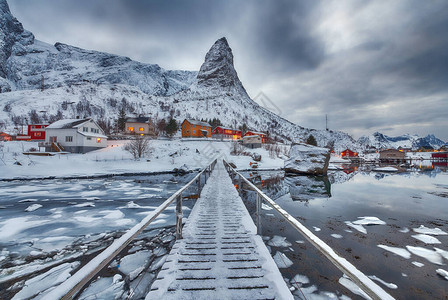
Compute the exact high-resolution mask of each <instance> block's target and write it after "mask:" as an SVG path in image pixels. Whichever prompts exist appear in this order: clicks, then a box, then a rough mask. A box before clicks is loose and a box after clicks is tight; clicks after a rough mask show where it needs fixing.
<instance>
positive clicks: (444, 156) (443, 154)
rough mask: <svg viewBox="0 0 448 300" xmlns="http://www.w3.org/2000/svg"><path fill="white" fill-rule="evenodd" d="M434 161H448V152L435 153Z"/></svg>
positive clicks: (432, 155)
mask: <svg viewBox="0 0 448 300" xmlns="http://www.w3.org/2000/svg"><path fill="white" fill-rule="evenodd" d="M431 158H432V159H437V160H448V152H435V153H432V154H431Z"/></svg>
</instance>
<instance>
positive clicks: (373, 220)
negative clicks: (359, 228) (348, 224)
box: [353, 217, 386, 225]
mask: <svg viewBox="0 0 448 300" xmlns="http://www.w3.org/2000/svg"><path fill="white" fill-rule="evenodd" d="M358 219H359V220H356V221H353V224H356V225H386V222H384V221H382V220H380V219H378V218H377V217H358Z"/></svg>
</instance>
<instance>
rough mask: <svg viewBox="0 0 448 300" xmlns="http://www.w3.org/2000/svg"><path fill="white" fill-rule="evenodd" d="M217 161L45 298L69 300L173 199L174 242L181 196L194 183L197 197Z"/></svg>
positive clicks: (179, 225)
mask: <svg viewBox="0 0 448 300" xmlns="http://www.w3.org/2000/svg"><path fill="white" fill-rule="evenodd" d="M216 162H217V160H216V159H215V160H214V161H213V162H212V163H210V164H209V165H208V166H207V167H205V168H204V169H203V170H202V171H201V172H199V174H197V175H196V176H195V177H194V178H193V179H192V180H191V181H190V182H188V183H187V184H186V185H184V186H183V187H182V188H181V189H179V190H178V191H176V192H175V193H174V194H173V195H172V196H171V197H169V198H168V199H167V200H165V202H163V203H162V205H160V206H159V207H158V208H157V209H155V210H154V211H153V212H151V213H149V214H148V215H147V216H146V217H145V218H144V219H143V220H142V221H141V222H140V223H138V224H137V225H135V226H134V227H132V228H131V229H129V230H128V231H127V232H126V233H125V234H124V235H122V236H121V237H120V238H119V239H117V240H115V241H114V242H113V243H112V244H111V245H110V246H109V247H107V248H106V249H105V250H103V251H102V252H101V253H100V254H98V255H97V256H96V257H95V258H93V259H92V260H91V261H90V262H88V263H87V264H86V265H85V266H83V267H82V268H81V269H80V270H78V271H77V272H76V273H75V274H73V276H71V277H70V278H69V279H67V280H66V281H64V282H63V283H62V284H60V285H59V286H57V287H56V288H55V289H53V290H52V291H51V292H50V293H49V294H47V295H46V298H47V299H72V298H73V297H75V296H76V295H77V294H78V293H79V292H80V291H81V290H82V289H83V288H84V286H85V285H86V284H87V283H89V282H90V281H91V280H92V278H94V277H95V276H96V274H98V272H100V271H101V270H102V269H103V268H104V267H105V266H107V265H108V264H109V263H110V262H111V261H112V260H113V259H114V258H115V257H116V256H117V255H118V254H120V252H121V251H122V250H123V249H124V248H126V246H127V245H129V243H130V242H131V241H132V240H134V239H135V238H136V237H137V236H138V235H139V234H140V233H141V232H142V231H143V230H144V229H145V228H146V227H147V226H148V225H149V224H151V222H152V221H154V220H155V219H156V218H157V217H158V216H159V215H160V214H161V213H162V212H163V211H164V210H165V209H166V208H168V207H169V206H170V205H171V204H172V203H173V202H174V200H176V239H181V238H182V217H183V212H182V193H183V192H184V191H185V190H187V189H188V188H189V187H190V186H192V185H193V184H194V183H196V184H197V188H198V197H199V196H200V194H201V190H202V186H201V177H204V184H205V183H206V182H207V178H208V177H209V176H210V174H211V172H212V171H213V169H214V167H215V165H216Z"/></svg>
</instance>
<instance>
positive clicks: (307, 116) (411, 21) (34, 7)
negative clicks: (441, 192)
mask: <svg viewBox="0 0 448 300" xmlns="http://www.w3.org/2000/svg"><path fill="white" fill-rule="evenodd" d="M9 4H10V7H11V10H12V12H13V14H14V15H15V16H16V17H17V18H18V19H19V20H20V21H21V22H23V24H24V27H25V28H26V29H28V30H30V31H32V32H33V33H34V34H35V35H36V37H37V38H38V39H41V40H44V41H46V42H50V43H54V42H56V41H61V42H65V43H69V44H73V45H76V46H80V47H83V48H87V49H95V50H100V51H106V52H112V53H117V54H121V55H125V56H129V57H131V58H133V59H136V60H139V61H143V62H148V63H158V64H160V65H161V66H162V67H164V68H172V69H190V70H198V69H199V67H200V65H201V63H202V62H203V59H204V55H205V53H206V52H207V50H208V49H209V47H210V46H211V45H212V44H213V42H214V41H215V40H217V39H218V38H220V37H222V36H226V37H227V38H228V40H229V43H230V46H231V47H232V49H233V52H234V55H235V66H236V69H237V71H238V74H239V76H240V79H241V80H242V82H243V84H244V85H245V86H246V89H247V90H248V92H249V94H250V95H252V96H255V95H257V94H258V92H260V91H263V92H264V93H265V94H266V95H268V96H269V97H270V98H271V99H272V100H273V101H275V102H276V104H277V106H278V107H279V108H280V110H281V111H282V116H283V117H286V118H288V119H290V120H291V121H293V122H296V123H298V124H300V125H303V126H307V127H312V128H324V126H325V121H324V120H325V114H328V115H329V117H330V125H331V127H332V129H336V130H344V131H346V132H349V133H353V134H354V135H355V136H359V135H362V134H369V133H372V131H376V130H384V131H385V132H384V133H386V134H390V135H394V134H403V133H411V134H412V133H418V134H427V133H436V134H438V135H439V136H440V138H442V139H444V140H448V131H446V130H445V128H446V127H447V125H448V124H447V121H446V115H448V103H447V98H448V51H447V49H448V35H447V34H446V33H447V32H448V15H447V14H446V11H448V2H446V1H418V0H406V1H404V0H398V1H393V2H390V1H386V0H384V1H348V0H347V1H311V0H304V1H293V0H281V1H266V0H260V1H250V0H249V1H236V0H230V1H217V0H201V1H198V0H196V1H181V0H174V1H162V0H158V1H143V0H133V1H125V0H96V1H88V0H78V1H69V0H34V1H28V0H14V1H10V3H9Z"/></svg>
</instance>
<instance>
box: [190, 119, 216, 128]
mask: <svg viewBox="0 0 448 300" xmlns="http://www.w3.org/2000/svg"><path fill="white" fill-rule="evenodd" d="M185 121H187V122H188V123H190V124H192V125H199V126H208V127H212V126H211V125H210V124H208V123H207V122H202V121H196V120H193V119H185ZM185 121H184V122H185Z"/></svg>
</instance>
